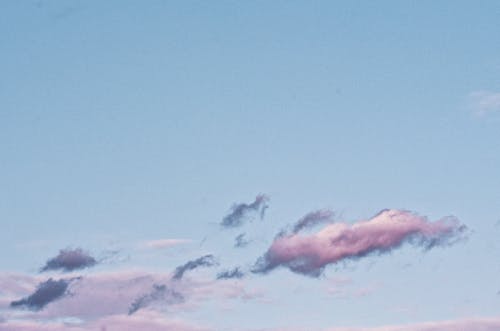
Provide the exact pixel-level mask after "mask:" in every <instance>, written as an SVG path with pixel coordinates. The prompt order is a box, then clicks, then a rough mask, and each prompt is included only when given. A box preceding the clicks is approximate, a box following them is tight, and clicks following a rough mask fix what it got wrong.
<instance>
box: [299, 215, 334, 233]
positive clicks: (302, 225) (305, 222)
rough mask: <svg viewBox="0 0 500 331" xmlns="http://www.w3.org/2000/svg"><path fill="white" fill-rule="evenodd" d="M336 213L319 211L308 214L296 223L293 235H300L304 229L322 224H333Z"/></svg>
mask: <svg viewBox="0 0 500 331" xmlns="http://www.w3.org/2000/svg"><path fill="white" fill-rule="evenodd" d="M333 216H334V213H333V212H332V211H330V210H317V211H313V212H310V213H308V214H306V215H305V216H304V217H302V218H301V219H300V220H298V221H297V223H295V225H294V226H293V229H292V233H298V232H300V231H302V230H304V229H307V228H310V227H313V226H315V225H318V224H320V223H324V222H331V221H332V219H333Z"/></svg>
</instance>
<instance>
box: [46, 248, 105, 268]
mask: <svg viewBox="0 0 500 331" xmlns="http://www.w3.org/2000/svg"><path fill="white" fill-rule="evenodd" d="M96 264H97V260H96V259H95V258H93V257H92V256H91V255H90V254H89V253H87V252H85V251H83V250H82V249H81V248H76V249H69V248H67V249H61V250H60V251H59V254H58V255H57V256H55V257H53V258H51V259H49V260H48V261H47V262H46V263H45V266H43V267H42V268H41V269H40V272H44V271H49V270H63V271H73V270H78V269H84V268H89V267H92V266H94V265H96Z"/></svg>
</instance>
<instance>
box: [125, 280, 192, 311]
mask: <svg viewBox="0 0 500 331" xmlns="http://www.w3.org/2000/svg"><path fill="white" fill-rule="evenodd" d="M156 301H161V302H162V303H167V304H175V303H181V302H183V301H184V296H183V295H182V294H181V293H179V292H177V291H176V290H174V289H171V288H169V287H167V285H158V284H154V285H153V290H152V291H151V292H150V293H147V294H145V295H143V296H141V297H139V298H137V299H136V300H135V301H134V302H132V304H131V305H130V309H129V311H128V314H129V315H131V314H133V313H135V312H137V311H138V310H139V309H142V308H145V307H147V306H149V305H150V304H152V303H154V302H156Z"/></svg>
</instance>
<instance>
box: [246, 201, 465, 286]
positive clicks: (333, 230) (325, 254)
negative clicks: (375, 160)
mask: <svg viewBox="0 0 500 331" xmlns="http://www.w3.org/2000/svg"><path fill="white" fill-rule="evenodd" d="M465 229H466V227H465V226H464V225H461V224H460V223H459V222H458V220H457V219H455V218H453V217H447V218H444V219H441V220H438V221H436V222H429V221H428V220H427V218H425V217H422V216H419V215H417V214H415V213H412V212H409V211H404V210H394V209H392V210H383V211H381V212H380V213H379V214H377V215H376V216H374V217H373V218H371V219H369V220H366V221H360V222H357V223H354V224H347V223H333V224H329V225H327V226H325V227H324V228H323V229H321V230H320V231H319V232H317V233H315V234H312V235H302V234H299V233H293V232H292V233H291V234H283V233H282V234H281V235H279V236H278V237H277V238H276V239H275V240H274V242H273V243H272V245H271V247H270V248H269V249H268V251H267V252H266V253H265V254H264V256H263V257H261V258H260V259H259V260H258V261H257V263H256V264H255V266H254V269H253V272H256V273H266V272H269V271H271V270H273V269H274V268H276V267H279V266H284V267H287V268H289V269H290V270H292V271H293V272H297V273H301V274H307V275H311V276H318V275H320V274H321V272H322V270H323V268H324V267H325V266H326V265H328V264H332V263H337V262H339V261H342V260H346V259H355V258H360V257H363V256H366V255H369V254H372V253H384V252H389V251H391V250H393V249H395V248H397V247H399V246H401V245H402V244H403V243H411V244H413V245H415V246H421V247H423V248H425V249H430V248H432V247H434V246H437V245H442V244H446V243H450V242H452V241H453V240H454V239H457V238H458V237H459V236H460V234H461V233H463V232H464V231H465Z"/></svg>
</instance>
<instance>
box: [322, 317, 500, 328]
mask: <svg viewBox="0 0 500 331" xmlns="http://www.w3.org/2000/svg"><path fill="white" fill-rule="evenodd" d="M465 330H467V331H469V330H470V331H472V330H473V331H498V330H500V318H498V317H496V318H474V319H462V320H452V321H442V322H428V323H418V324H409V325H400V326H390V325H388V326H381V327H371V328H369V327H365V328H363V327H344V328H330V329H327V330H326V331H465Z"/></svg>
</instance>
